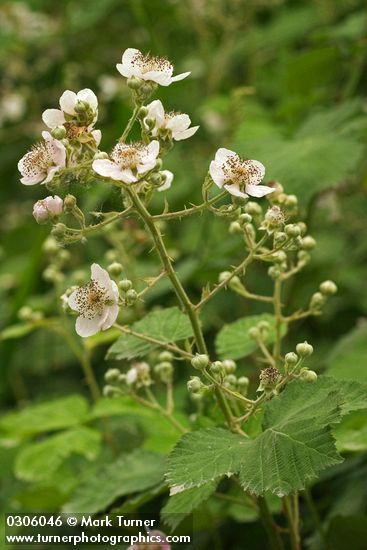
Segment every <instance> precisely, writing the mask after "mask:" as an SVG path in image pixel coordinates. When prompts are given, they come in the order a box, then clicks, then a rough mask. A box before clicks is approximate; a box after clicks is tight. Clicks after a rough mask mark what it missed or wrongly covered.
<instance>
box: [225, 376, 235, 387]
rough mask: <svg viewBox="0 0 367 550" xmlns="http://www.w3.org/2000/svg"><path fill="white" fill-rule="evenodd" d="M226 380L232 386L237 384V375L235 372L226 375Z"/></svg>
mask: <svg viewBox="0 0 367 550" xmlns="http://www.w3.org/2000/svg"><path fill="white" fill-rule="evenodd" d="M224 382H227V384H229V385H230V386H236V384H237V377H236V376H235V375H234V374H228V376H226V377H225V379H224Z"/></svg>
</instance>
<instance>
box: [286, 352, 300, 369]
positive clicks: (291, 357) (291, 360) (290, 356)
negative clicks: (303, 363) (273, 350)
mask: <svg viewBox="0 0 367 550" xmlns="http://www.w3.org/2000/svg"><path fill="white" fill-rule="evenodd" d="M284 359H285V362H286V364H287V365H289V366H290V367H294V366H295V365H296V364H297V363H298V355H297V354H296V353H294V352H293V351H290V352H289V353H287V354H286V355H285V357H284Z"/></svg>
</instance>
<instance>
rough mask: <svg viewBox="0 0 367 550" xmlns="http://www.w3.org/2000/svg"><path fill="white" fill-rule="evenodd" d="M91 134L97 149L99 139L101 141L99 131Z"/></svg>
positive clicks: (93, 131)
mask: <svg viewBox="0 0 367 550" xmlns="http://www.w3.org/2000/svg"><path fill="white" fill-rule="evenodd" d="M91 134H92V136H93V137H94V141H95V142H96V145H97V147H98V145H99V144H100V143H101V139H102V132H101V130H92V132H91Z"/></svg>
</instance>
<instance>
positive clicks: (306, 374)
mask: <svg viewBox="0 0 367 550" xmlns="http://www.w3.org/2000/svg"><path fill="white" fill-rule="evenodd" d="M300 378H301V380H304V381H305V382H316V380H317V374H316V372H315V371H314V370H308V369H305V370H304V371H303V372H302V373H301V376H300Z"/></svg>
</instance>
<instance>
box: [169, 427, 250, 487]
mask: <svg viewBox="0 0 367 550" xmlns="http://www.w3.org/2000/svg"><path fill="white" fill-rule="evenodd" d="M246 444H247V440H246V439H244V438H243V437H241V436H239V435H237V434H233V433H231V432H229V431H228V430H224V429H223V428H208V429H205V430H198V431H196V432H191V433H188V434H185V435H184V436H183V437H182V438H181V439H180V441H179V442H178V443H177V445H176V447H175V448H174V449H173V451H172V452H171V454H170V455H169V457H168V469H167V474H166V478H167V480H168V482H169V484H170V487H171V493H172V494H176V493H180V492H182V491H185V490H187V489H191V488H192V487H200V486H201V485H205V484H206V483H208V482H212V481H213V482H214V481H219V479H220V478H221V477H223V476H224V475H227V476H231V475H232V474H234V473H236V472H238V470H239V467H240V464H241V460H242V457H243V452H244V448H245V446H246Z"/></svg>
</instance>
